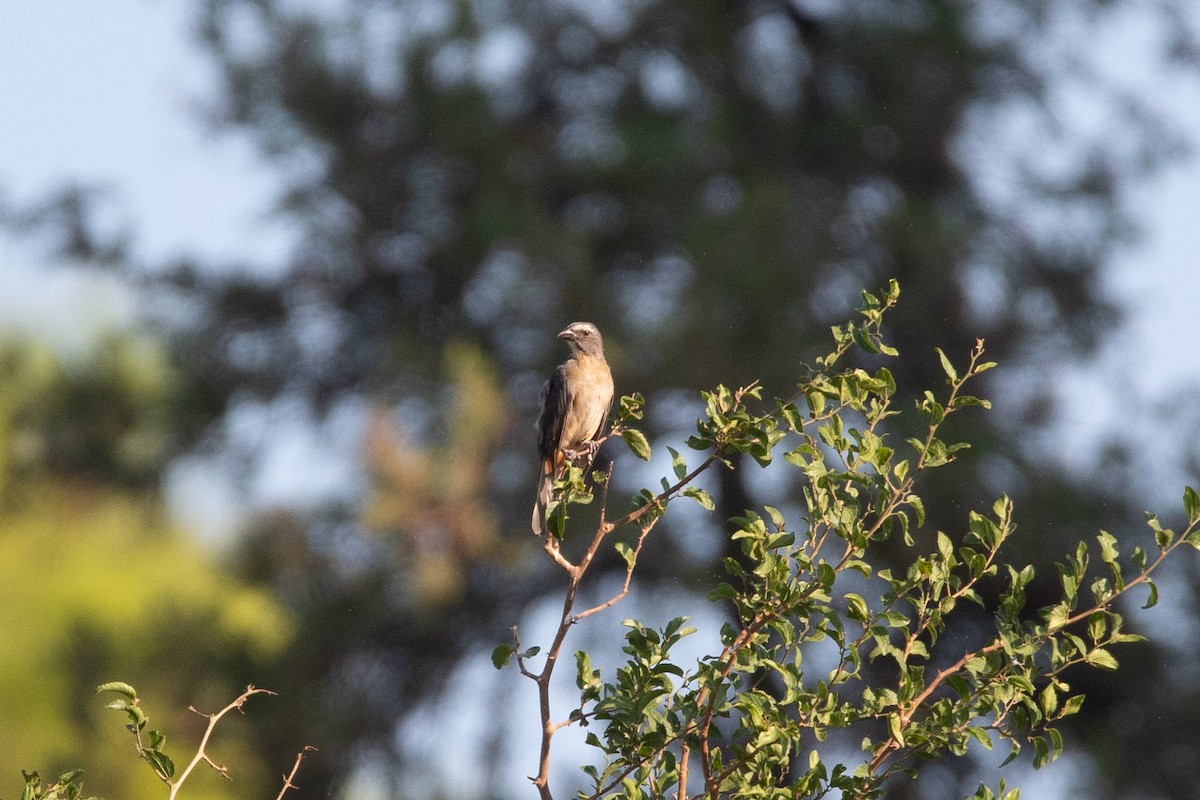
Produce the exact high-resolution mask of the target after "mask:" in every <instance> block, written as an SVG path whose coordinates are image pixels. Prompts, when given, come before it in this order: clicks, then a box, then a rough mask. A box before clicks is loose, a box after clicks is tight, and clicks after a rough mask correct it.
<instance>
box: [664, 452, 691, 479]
mask: <svg viewBox="0 0 1200 800" xmlns="http://www.w3.org/2000/svg"><path fill="white" fill-rule="evenodd" d="M667 452H669V453H670V454H671V469H672V470H673V471H674V472H675V477H676V478H678V479H679V480H683V478H684V476H686V475H687V462H686V461H684V460H683V456H681V455H679V451H678V450H676V449H675V448H674V447H668V448H667Z"/></svg>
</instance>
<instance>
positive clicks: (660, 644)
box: [573, 617, 696, 797]
mask: <svg viewBox="0 0 1200 800" xmlns="http://www.w3.org/2000/svg"><path fill="white" fill-rule="evenodd" d="M686 622H687V618H686V617H677V618H675V619H673V620H671V621H670V622H669V623H667V625H666V626H665V627H664V628H663V629H662V630H654V629H652V628H648V627H646V626H644V625H641V624H639V623H638V622H635V621H633V620H626V621H625V623H624V625H625V627H627V628H628V631H627V632H626V634H625V646H624V647H623V648H622V649H623V651H624V652H625V654H626V655H628V656H629V660H628V661H627V662H626V663H625V664H624V665H622V666H621V667H620V668H619V669H617V671H616V677H615V679H614V681H613V682H612V683H605V682H604V681H603V680H601V674H600V670H598V669H594V668H593V667H592V663H591V657H590V656H589V655H588V654H587V653H586V652H583V651H579V652H578V653H576V654H575V662H576V685H577V686H578V687H579V690H580V700H579V709H578V710H577V711H576V712H575V713H574V714H573V718H574V719H577V720H579V721H580V723H581V724H584V725H587V724H589V723H590V722H592V721H596V722H601V723H603V725H604V728H603V736H604V741H603V742H601V740H600V738H599V736H598V735H597V733H596V732H594V731H589V732H588V734H587V737H586V739H587V743H588V744H590V745H592V746H593V747H598V748H601V749H604V750H605V751H606V752H607V753H608V754H609V758H608V759H607V760H606V762H605V763H604V764H603V765H602V766H600V767H595V766H591V765H589V766H586V767H584V772H585V773H587V774H588V775H589V776H590V777H591V779H592V780H593V782H594V783H595V784H596V785H597V786H610V787H616V786H623V787H625V788H626V789H629V790H633V789H634V787H639V786H641V787H645V789H646V791H648V792H649V793H650V796H652V797H662V796H665V795H666V794H667V792H668V791H669V790H670V788H671V787H672V786H674V785H676V784H677V783H678V781H679V765H678V763H677V762H676V760H675V758H674V755H673V754H672V753H671V751H670V750H669V749H668V745H669V744H670V743H671V742H674V741H675V740H677V739H678V738H679V736H680V735H681V734H682V732H683V730H684V726H685V725H686V724H687V719H688V714H687V712H686V709H678V708H674V707H673V706H672V703H671V700H672V698H673V697H674V696H675V695H676V694H677V693H678V691H679V689H680V685H679V683H678V682H679V681H680V679H682V678H683V676H684V673H683V670H682V669H681V668H680V667H679V666H677V665H676V664H674V663H672V662H671V660H670V650H671V648H672V647H673V646H674V645H675V644H677V643H678V642H679V641H680V640H681V639H682V638H684V637H685V636H688V635H690V634H692V633H694V632H695V630H696V629H695V628H693V627H689V626H686ZM630 701H632V702H630ZM585 708H587V709H588V710H587V711H586V712H585V711H584V709H585ZM654 756H657V757H654ZM634 765H636V766H634Z"/></svg>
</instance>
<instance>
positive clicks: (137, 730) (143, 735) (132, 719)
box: [21, 681, 316, 800]
mask: <svg viewBox="0 0 1200 800" xmlns="http://www.w3.org/2000/svg"><path fill="white" fill-rule="evenodd" d="M96 693H97V694H101V693H113V694H116V695H118V696H119V697H118V699H116V700H113V701H112V702H111V703H108V704H107V705H106V706H105V708H111V709H114V710H116V711H121V712H123V713H124V714H125V716H126V717H127V719H128V720H129V721H128V722H127V723H126V725H125V728H126V730H128V731H129V732H130V733H131V734H132V735H133V739H134V748H135V749H136V750H137V754H138V757H139V758H140V759H142V760H143V761H145V762H146V763H147V764H149V765H150V768H151V769H152V770H154V774H155V775H156V776H157V777H158V779H159V780H160V781H162V782H163V783H164V784H165V785H166V786H167V790H168V791H167V797H168V800H175V798H176V797H177V796H178V795H179V793H180V791H181V790H182V788H183V785H184V783H185V782H186V781H187V779H188V778H189V777H190V776H191V774H192V772H193V770H195V768H196V767H197V766H198V765H199V764H201V763H205V764H208V765H209V766H210V767H211V768H212V769H214V770H215V771H216V772H217V773H219V774H220V775H221V776H222V777H224V778H226V779H230V780H232V779H231V778H230V775H229V770H228V768H226V767H225V766H224V765H221V764H218V763H216V762H215V761H213V760H212V758H211V757H210V756H209V755H208V744H209V740H210V739H211V737H212V734H213V731H214V730H216V727H217V723H219V722H220V721H221V719H222V718H223V717H224V716H225V715H226V714H228V713H230V712H231V711H238V712H239V713H240V712H241V711H242V707H243V706H244V705H245V704H246V702H247V701H248V700H249V699H250V698H251V697H253V696H255V695H259V694H266V695H274V694H275V692H272V691H270V690H268V689H259V688H257V687H255V686H247V687H246V689H245V691H243V692H242V693H241V694H240V695H238V696H237V697H236V698H235V699H234V700H233V701H232V702H230V703H229V704H228V705H227V706H225V707H224V708H222V709H221V710H220V711H217V712H215V713H211V714H209V713H204V712H201V711H198V710H196V708H194V707H192V706H189V707H188V710H189V711H191V712H192V713H194V714H198V715H200V716H202V717H205V718H206V719H207V720H208V725H207V726H206V727H205V729H204V733H203V734H202V735H201V737H200V742H199V744H198V746H197V748H196V752H195V754H194V755H193V756H192V757H191V759H190V760H189V761H188V763H187V766H185V767H184V768H183V770H182V771H181V772H178V774H177V770H176V767H175V761H174V760H173V759H172V758H171V757H170V756H168V755H167V754H166V752H165V751H164V750H163V746H164V745H165V744H166V741H167V737H166V736H165V735H164V734H163V733H162V731H160V730H156V729H150V730H147V726H148V724H149V717H147V715H146V712H145V711H144V710H143V709H142V705H141V698H140V697H139V696H138V693H137V690H136V689H134V688H133V687H132V686H131V685H129V684H128V683H125V682H123V681H111V682H109V683H104V684H101V685H100V686H99V687H97V688H96ZM315 749H316V748H314V747H310V746H306V747H305V748H304V749H303V750H301V751H300V752H299V753H297V754H296V760H295V762H294V763H293V764H292V769H291V772H289V773H288V774H287V775H286V776H284V779H283V788H281V789H280V790H279V794H278V795H277V796H276V799H275V800H283V797H284V795H285V794H287V792H288V790H290V789H295V788H298V787H297V785H296V783H295V782H294V781H295V778H296V773H297V772H298V771H299V769H300V762H301V761H302V760H303V759H304V754H305V753H307V752H310V751H313V750H315ZM22 775H23V776H24V778H25V789H24V791H23V792H22V794H21V800H83V798H82V793H83V770H71V771H70V772H66V773H63V774H62V775H61V776H59V779H58V780H57V781H56V782H55V783H53V784H51V785H49V786H42V783H41V778H40V776H39V775H38V773H36V772H31V773H26V772H23V773H22ZM87 800H97V798H87Z"/></svg>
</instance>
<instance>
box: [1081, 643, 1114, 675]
mask: <svg viewBox="0 0 1200 800" xmlns="http://www.w3.org/2000/svg"><path fill="white" fill-rule="evenodd" d="M1086 661H1087V663H1089V664H1091V665H1092V666H1093V667H1099V668H1100V669H1107V670H1114V669H1116V668H1117V660H1116V659H1115V658H1113V655H1112V653H1110V652H1108V651H1107V650H1105V649H1104V648H1102V647H1097V648H1096V649H1094V650H1092V651H1091V652H1089V653H1088V654H1087V657H1086Z"/></svg>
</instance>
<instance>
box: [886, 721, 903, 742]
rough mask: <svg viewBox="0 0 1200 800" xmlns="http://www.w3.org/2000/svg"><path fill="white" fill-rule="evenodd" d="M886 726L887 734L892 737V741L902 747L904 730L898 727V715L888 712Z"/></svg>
mask: <svg viewBox="0 0 1200 800" xmlns="http://www.w3.org/2000/svg"><path fill="white" fill-rule="evenodd" d="M887 726H888V735H889V736H891V737H892V741H894V742H895V743H896V744H898V745H899V746H901V747H904V730H903V729H902V728H901V727H900V715H899V714H888V718H887Z"/></svg>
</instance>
